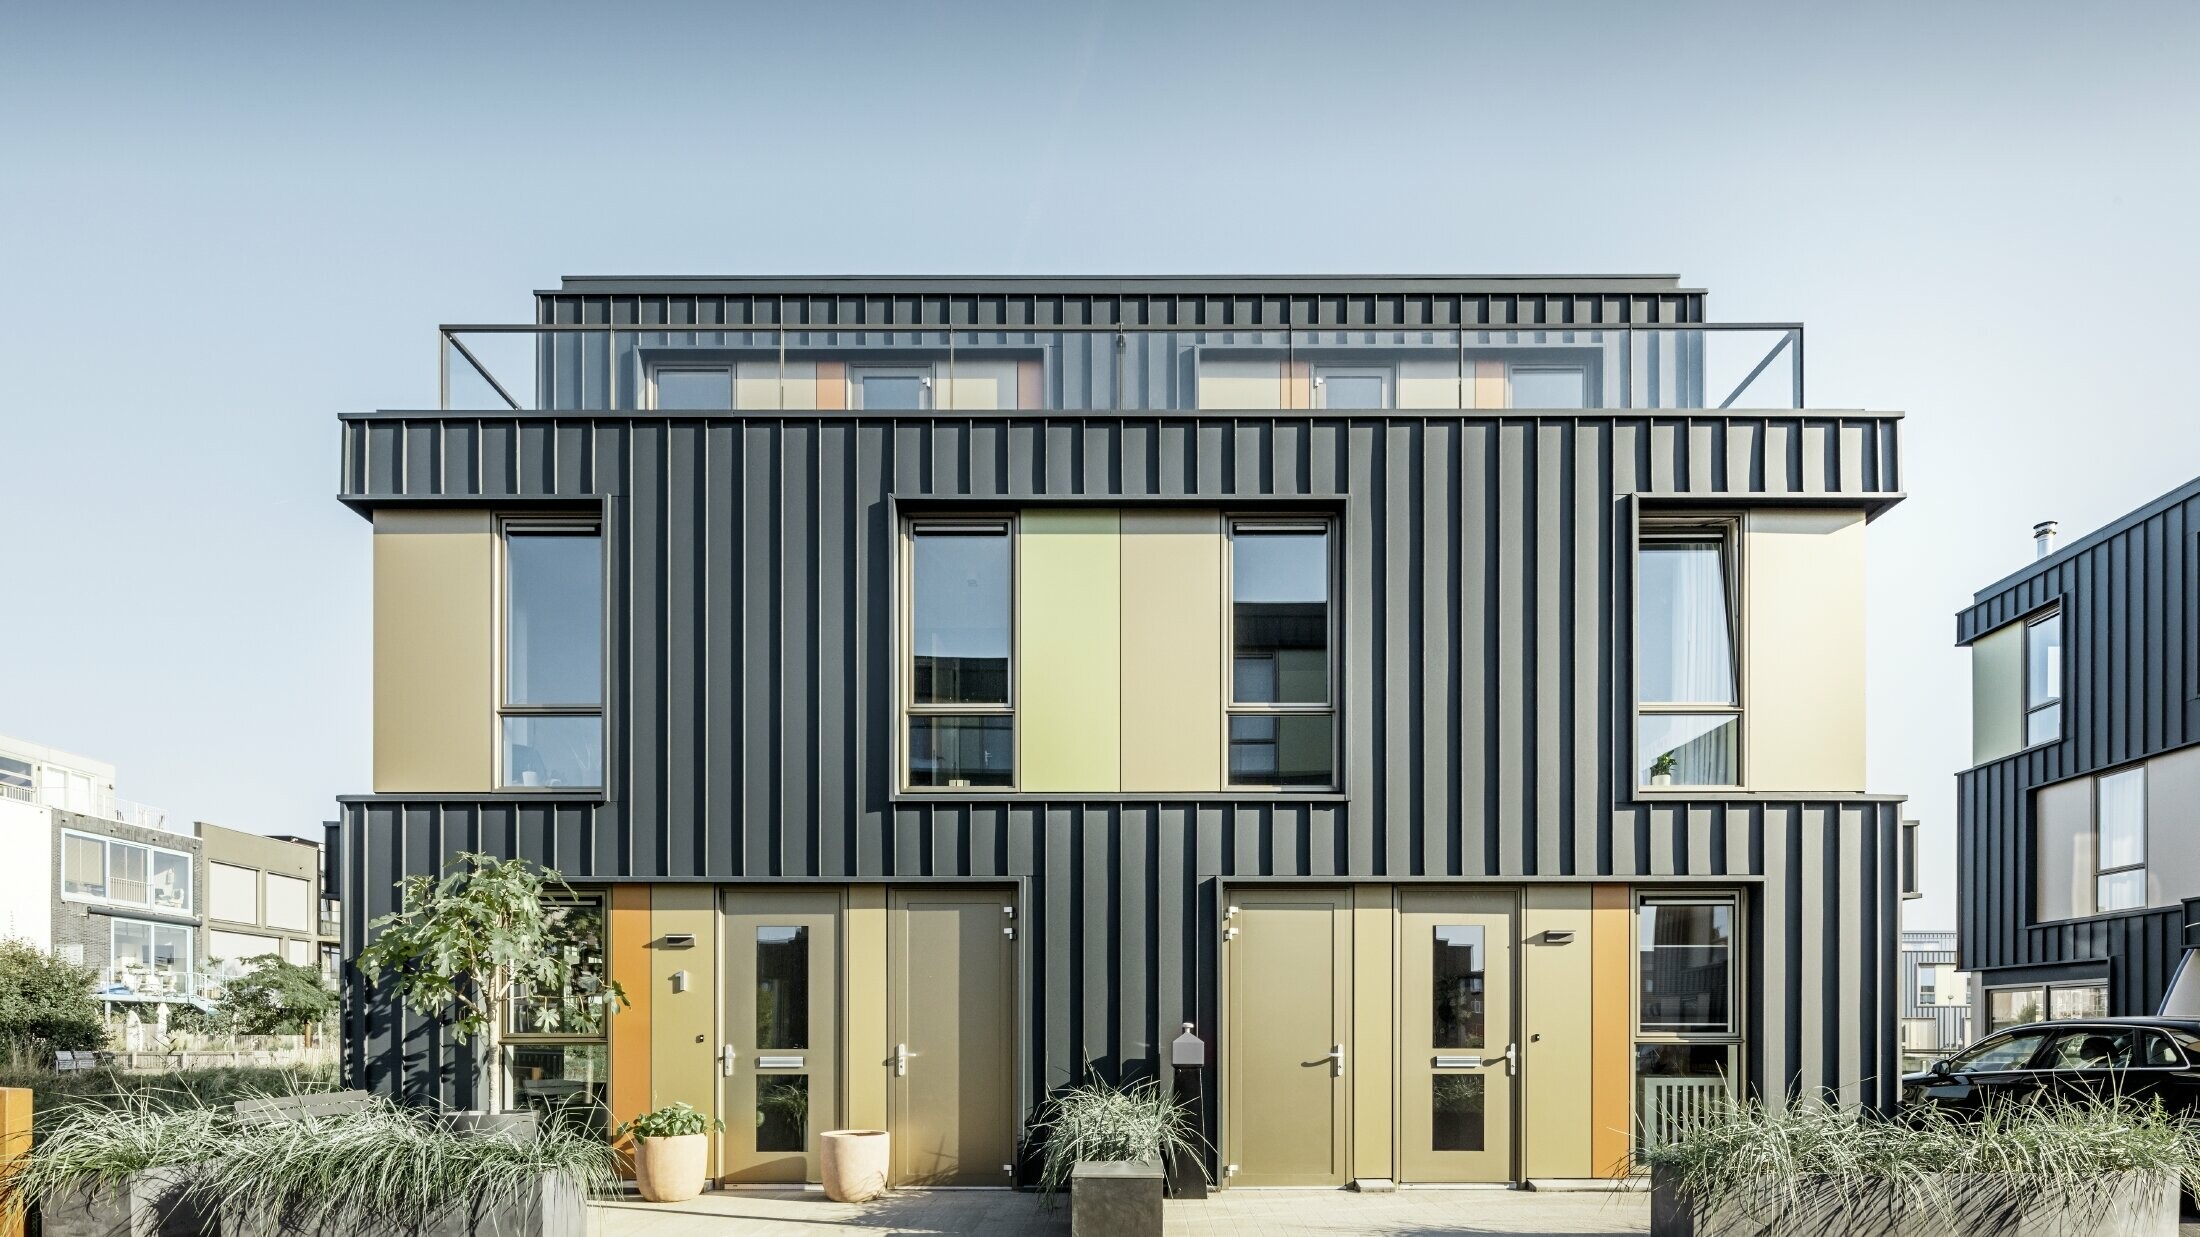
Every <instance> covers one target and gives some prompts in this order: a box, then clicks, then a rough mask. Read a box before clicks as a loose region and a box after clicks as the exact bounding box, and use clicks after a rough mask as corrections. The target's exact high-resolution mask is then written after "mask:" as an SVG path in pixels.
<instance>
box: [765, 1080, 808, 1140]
mask: <svg viewBox="0 0 2200 1237" xmlns="http://www.w3.org/2000/svg"><path fill="white" fill-rule="evenodd" d="M809 1129H810V1076H809V1075H808V1074H758V1075H757V1076H756V1149H757V1150H758V1151H792V1152H800V1151H802V1150H804V1149H805V1147H806V1144H807V1142H808V1140H809Z"/></svg>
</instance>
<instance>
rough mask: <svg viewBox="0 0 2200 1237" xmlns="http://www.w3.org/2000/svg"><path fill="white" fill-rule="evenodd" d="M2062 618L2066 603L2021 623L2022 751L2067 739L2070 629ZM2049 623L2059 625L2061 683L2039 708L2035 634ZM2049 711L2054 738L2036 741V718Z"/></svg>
mask: <svg viewBox="0 0 2200 1237" xmlns="http://www.w3.org/2000/svg"><path fill="white" fill-rule="evenodd" d="M2062 619H2063V608H2062V604H2061V603H2060V602H2057V603H2056V604H2054V605H2051V606H2048V607H2046V608H2045V609H2042V610H2039V611H2037V612H2035V613H2032V614H2029V615H2026V616H2025V617H2024V618H2023V619H2022V620H2020V621H2021V622H2023V624H2024V673H2023V675H2022V680H2023V681H2022V682H2020V683H2019V684H2018V685H2017V690H2018V698H2019V699H2020V700H2022V701H2023V708H2024V717H2023V718H2022V719H2021V720H2020V721H2019V723H2018V724H2019V725H2020V726H2021V727H2022V728H2023V736H2024V745H2023V746H2022V747H2020V748H2018V749H2017V750H2018V751H2030V750H2032V749H2033V748H2035V747H2047V746H2049V745H2051V744H2055V743H2060V742H2062V740H2063V719H2062V707H2063V700H2064V697H2065V695H2066V694H2067V693H2068V688H2069V680H2070V657H2069V649H2070V628H2069V626H2068V625H2067V624H2065V623H2064V622H2063V621H2062ZM2049 622H2052V623H2054V624H2055V627H2056V631H2055V635H2056V642H2057V645H2058V646H2059V647H2060V648H2062V649H2063V651H2064V656H2063V659H2062V674H2061V675H2059V676H2058V681H2057V682H2056V684H2055V695H2054V697H2053V698H2052V699H2050V700H2047V701H2045V702H2043V703H2041V704H2037V705H2035V704H2033V703H2032V633H2033V631H2034V630H2036V629H2037V628H2039V627H2040V626H2042V625H2043V624H2046V623H2049ZM2049 709H2053V710H2054V711H2055V733H2054V735H2053V736H2052V737H2050V738H2045V739H2037V740H2035V739H2034V738H2033V737H2032V718H2033V717H2034V716H2035V715H2037V714H2040V713H2044V712H2046V711H2048V710H2049Z"/></svg>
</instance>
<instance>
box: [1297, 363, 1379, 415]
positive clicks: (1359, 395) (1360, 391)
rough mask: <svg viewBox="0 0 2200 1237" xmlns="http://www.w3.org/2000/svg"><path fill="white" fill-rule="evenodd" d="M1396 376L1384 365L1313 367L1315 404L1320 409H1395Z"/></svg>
mask: <svg viewBox="0 0 2200 1237" xmlns="http://www.w3.org/2000/svg"><path fill="white" fill-rule="evenodd" d="M1397 385H1398V380H1397V375H1396V374H1395V372H1394V371H1392V370H1390V369H1388V368H1384V367H1368V366H1350V365H1317V366H1315V367H1314V406H1315V407H1317V408H1394V407H1396V406H1397V403H1398V401H1397V398H1396V389H1397Z"/></svg>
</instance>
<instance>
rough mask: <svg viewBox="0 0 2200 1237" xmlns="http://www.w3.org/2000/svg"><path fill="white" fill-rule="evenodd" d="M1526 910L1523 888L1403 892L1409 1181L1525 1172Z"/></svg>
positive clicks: (1402, 1100) (1403, 1124)
mask: <svg viewBox="0 0 2200 1237" xmlns="http://www.w3.org/2000/svg"><path fill="white" fill-rule="evenodd" d="M1518 914H1519V899H1518V897H1517V895H1516V894H1515V893H1514V892H1513V891H1511V890H1502V891H1492V890H1422V889H1411V890H1406V891H1405V892H1404V895H1403V897H1402V898H1401V900H1400V907H1399V916H1398V930H1399V934H1400V939H1399V949H1398V982H1399V985H1400V987H1399V1001H1398V1179H1399V1180H1400V1181H1511V1180H1513V1092H1514V1086H1513V1082H1514V1077H1515V1075H1516V1074H1517V1073H1518V1068H1519V1066H1518V1063H1519V1060H1520V1054H1519V1047H1518V1045H1517V1044H1516V1043H1515V1041H1514V1034H1515V1031H1514V1022H1513V1018H1514V1014H1513V1010H1514V1000H1513V940H1514V935H1515V932H1516V931H1517V928H1516V926H1515V925H1516V923H1517V922H1518V921H1517V918H1516V916H1517V915H1518ZM1584 1016H1586V1013H1584ZM1582 1068H1584V1069H1586V1068H1588V1063H1587V1062H1582Z"/></svg>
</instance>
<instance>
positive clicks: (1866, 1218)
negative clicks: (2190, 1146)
mask: <svg viewBox="0 0 2200 1237" xmlns="http://www.w3.org/2000/svg"><path fill="white" fill-rule="evenodd" d="M1672 1178H1673V1174H1672V1173H1670V1172H1669V1171H1668V1170H1666V1169H1662V1168H1657V1169H1652V1170H1651V1173H1650V1237H1761V1235H1767V1234H1777V1235H1778V1237H1851V1235H1853V1237H1944V1235H1945V1234H1946V1233H1947V1232H1948V1229H1947V1226H1946V1225H1945V1224H1944V1223H1943V1222H1942V1220H1941V1219H1940V1218H1939V1217H1938V1216H1937V1215H1935V1214H1932V1213H1931V1212H1927V1211H1921V1210H1920V1209H1918V1208H1917V1207H1915V1206H1914V1205H1910V1204H1909V1203H1908V1201H1907V1199H1906V1197H1905V1196H1904V1195H1903V1194H1902V1193H1900V1192H1899V1191H1897V1190H1895V1189H1894V1188H1893V1187H1892V1186H1888V1187H1885V1188H1884V1189H1882V1190H1876V1191H1872V1192H1870V1193H1867V1194H1866V1195H1865V1196H1864V1197H1861V1198H1857V1199H1852V1200H1850V1201H1849V1202H1848V1203H1847V1204H1846V1205H1843V1206H1840V1207H1833V1206H1830V1205H1829V1206H1826V1207H1822V1208H1806V1209H1805V1211H1804V1213H1803V1214H1795V1213H1793V1212H1783V1211H1780V1210H1776V1209H1775V1207H1774V1205H1773V1203H1772V1202H1771V1199H1772V1198H1773V1193H1772V1191H1769V1190H1768V1191H1767V1193H1766V1200H1767V1201H1766V1202H1765V1203H1763V1204H1760V1205H1748V1204H1739V1203H1730V1204H1727V1205H1724V1206H1721V1207H1719V1208H1717V1209H1715V1210H1713V1211H1712V1212H1710V1213H1709V1214H1702V1213H1699V1212H1698V1211H1697V1209H1696V1208H1695V1207H1693V1206H1692V1205H1690V1204H1689V1202H1688V1201H1687V1199H1686V1198H1685V1197H1684V1196H1683V1195H1682V1194H1681V1193H1680V1191H1679V1190H1678V1189H1677V1188H1676V1187H1675V1185H1674V1182H1673V1179H1672ZM1937 1180H1938V1182H1939V1185H1940V1188H1941V1189H1942V1191H1944V1192H1945V1193H1946V1195H1947V1196H1948V1197H1949V1198H1950V1199H1951V1200H1952V1201H1953V1202H1954V1204H1955V1208H1956V1213H1957V1216H1958V1218H1959V1223H1960V1225H1961V1227H1960V1229H1959V1230H1958V1231H1961V1232H1965V1233H1975V1234H1980V1235H1981V1237H1983V1235H1984V1234H1988V1233H1992V1234H1996V1235H1997V1237H2177V1209H2178V1202H2179V1194H2180V1188H2179V1183H2178V1181H2177V1180H2176V1179H2175V1178H2174V1177H2172V1178H2168V1179H2161V1180H2156V1179H2150V1178H2148V1177H2145V1176H2143V1175H2141V1174H2139V1173H2112V1174H2109V1175H2107V1176H2103V1177H2101V1178H2099V1179H2098V1181H2097V1182H2096V1184H2095V1187H2094V1189H2093V1190H2092V1192H2091V1193H2089V1194H2088V1195H2086V1196H2085V1197H2083V1198H2081V1199H2078V1200H2076V1201H2074V1202H2071V1203H2065V1202H2063V1201H2062V1200H2058V1199H2038V1198H2032V1197H2028V1196H2027V1192H2026V1190H2025V1189H2024V1187H2022V1186H2012V1185H2011V1184H2010V1183H2011V1181H2012V1180H2013V1179H2011V1178H2000V1177H1969V1178H1966V1177H1954V1176H1943V1177H1940V1178H1938V1179H1937ZM1804 1192H1805V1195H1806V1197H1807V1196H1808V1193H1809V1191H1808V1189H1807V1188H1806V1189H1805V1191H1804Z"/></svg>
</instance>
